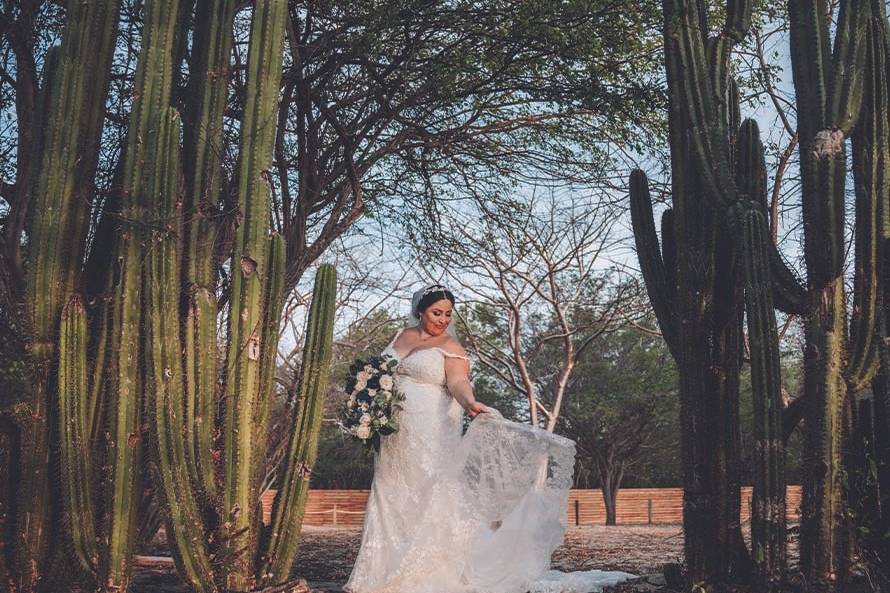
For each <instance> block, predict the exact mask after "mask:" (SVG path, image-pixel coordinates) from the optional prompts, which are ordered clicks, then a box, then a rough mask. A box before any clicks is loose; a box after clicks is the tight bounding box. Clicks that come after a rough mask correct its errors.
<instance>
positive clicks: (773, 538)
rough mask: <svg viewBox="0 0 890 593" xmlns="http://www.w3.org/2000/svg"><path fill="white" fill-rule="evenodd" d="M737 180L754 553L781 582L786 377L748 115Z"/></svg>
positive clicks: (759, 152)
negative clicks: (748, 364) (740, 202)
mask: <svg viewBox="0 0 890 593" xmlns="http://www.w3.org/2000/svg"><path fill="white" fill-rule="evenodd" d="M736 179H737V182H738V186H739V189H740V190H741V192H742V193H741V195H740V200H747V201H748V203H749V204H751V206H750V207H747V208H744V207H743V208H741V209H740V216H741V220H739V221H738V222H739V225H740V232H741V243H742V245H743V249H744V250H745V252H746V256H745V257H744V258H743V266H744V283H745V315H746V318H747V326H748V340H749V344H750V351H751V384H752V389H751V391H752V395H753V400H754V406H753V407H754V430H753V433H754V472H755V475H754V492H753V497H752V502H753V507H754V508H753V511H752V514H751V545H752V548H753V549H752V552H753V553H752V557H753V560H754V566H755V570H756V577H757V581H758V582H759V583H760V584H761V585H763V586H765V587H767V588H769V589H775V588H777V587H780V586H781V584H782V581H783V580H784V577H785V574H784V572H785V551H786V546H785V528H786V518H785V445H784V439H783V438H782V393H781V389H782V377H781V369H780V366H779V341H778V331H777V329H776V315H775V310H774V307H773V300H772V289H771V287H770V275H769V271H770V255H769V246H770V245H771V239H770V237H769V224H768V222H767V219H766V208H765V196H766V164H765V162H764V152H763V144H762V143H761V142H760V132H759V130H758V128H757V124H756V123H755V122H754V121H753V120H746V121H745V122H744V123H743V124H742V127H741V129H740V132H739V135H738V141H737V159H736Z"/></svg>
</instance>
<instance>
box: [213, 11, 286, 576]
mask: <svg viewBox="0 0 890 593" xmlns="http://www.w3.org/2000/svg"><path fill="white" fill-rule="evenodd" d="M286 8H287V2H286V1H284V0H261V1H259V2H257V3H256V5H255V7H254V13H253V21H252V24H251V37H250V48H249V50H248V75H247V95H246V100H245V106H244V119H243V121H242V126H241V146H240V153H239V164H238V171H239V173H238V179H239V186H238V208H239V211H240V214H241V221H240V224H239V226H238V230H237V233H236V238H235V247H234V251H233V254H232V269H233V273H232V299H231V303H230V306H229V322H228V327H229V339H230V344H231V347H230V348H229V351H228V358H227V361H226V390H227V396H228V397H226V407H225V412H224V426H223V442H224V456H225V461H224V467H223V497H224V500H223V509H222V514H223V517H222V520H223V521H224V522H225V524H226V525H227V526H228V534H227V536H226V539H227V545H228V547H229V550H230V551H231V552H232V553H234V552H235V551H238V550H240V551H241V552H239V553H238V557H237V558H236V559H235V565H234V567H233V570H232V571H231V572H230V573H229V579H228V583H227V586H228V587H229V588H231V589H234V590H237V591H243V590H246V589H249V588H250V587H251V586H252V584H253V580H254V571H253V562H254V560H255V554H256V547H257V534H256V532H255V531H254V529H253V527H254V524H255V522H256V521H255V517H256V503H257V500H258V498H259V483H258V481H257V480H256V479H255V471H254V467H253V466H254V464H256V463H261V459H262V456H259V455H257V456H256V457H254V452H255V451H256V450H257V447H256V431H255V426H254V421H255V419H256V417H257V414H260V413H261V412H260V410H261V408H262V407H263V406H264V405H265V402H263V401H262V398H263V396H264V395H265V394H263V393H261V391H260V386H261V379H262V369H261V362H260V359H261V354H260V353H261V352H262V351H263V350H264V349H266V348H269V347H271V346H272V345H274V344H276V343H277V335H276V336H275V339H271V336H268V335H265V334H264V330H265V324H264V320H265V310H266V309H265V307H264V301H265V300H266V296H267V295H266V290H265V279H266V278H267V276H268V273H269V261H268V260H269V257H268V254H269V248H268V242H269V234H268V221H269V209H270V203H269V199H270V198H269V191H270V188H269V185H268V182H267V180H266V179H265V178H264V173H263V172H264V171H265V169H267V168H268V166H269V164H270V163H271V160H272V148H273V145H274V141H275V131H276V130H275V123H276V117H275V116H276V104H277V98H278V88H279V82H280V79H281V66H282V49H283V42H284V21H285V11H286Z"/></svg>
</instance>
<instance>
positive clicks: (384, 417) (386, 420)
mask: <svg viewBox="0 0 890 593" xmlns="http://www.w3.org/2000/svg"><path fill="white" fill-rule="evenodd" d="M387 422H389V418H387V417H386V416H381V417H380V424H386V423H387Z"/></svg>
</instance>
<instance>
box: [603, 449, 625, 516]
mask: <svg viewBox="0 0 890 593" xmlns="http://www.w3.org/2000/svg"><path fill="white" fill-rule="evenodd" d="M596 465H597V469H598V470H599V477H600V487H601V488H602V491H603V503H604V504H605V507H606V525H617V524H618V521H617V519H618V516H617V513H616V508H617V501H618V490H619V489H620V488H621V480H622V479H623V478H624V464H623V463H621V462H620V461H619V462H615V460H614V455H613V453H612V452H611V451H610V452H609V453H608V454H607V455H606V456H598V458H597V463H596Z"/></svg>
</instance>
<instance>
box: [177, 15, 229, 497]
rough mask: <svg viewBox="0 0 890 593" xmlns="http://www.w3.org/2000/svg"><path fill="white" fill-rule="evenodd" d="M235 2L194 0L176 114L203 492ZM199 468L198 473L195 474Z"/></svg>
mask: <svg viewBox="0 0 890 593" xmlns="http://www.w3.org/2000/svg"><path fill="white" fill-rule="evenodd" d="M235 8H236V3H234V2H216V1H213V0H199V2H198V3H197V7H196V14H195V23H196V29H195V35H194V37H195V38H194V45H193V48H192V64H191V66H190V69H191V71H192V72H194V76H193V77H192V78H191V79H190V81H189V82H190V88H189V93H188V96H189V99H190V100H189V103H188V105H187V109H186V111H185V113H184V120H185V121H186V123H187V124H188V125H186V126H185V129H184V133H183V145H184V147H183V148H184V150H183V162H184V164H185V167H184V173H185V178H186V196H185V206H184V208H183V211H184V213H185V214H186V216H188V217H189V218H190V220H191V221H192V222H191V224H189V225H185V228H184V234H185V236H186V237H187V239H186V241H185V247H186V248H185V249H184V250H183V265H184V269H185V278H184V281H183V286H184V288H185V290H187V291H188V293H189V318H188V322H187V324H186V326H185V328H184V332H183V333H184V335H185V341H186V350H185V352H186V357H187V360H186V389H187V390H188V392H189V394H188V397H187V398H186V401H187V409H186V427H185V430H187V431H189V432H190V433H191V436H190V438H189V442H188V444H187V449H188V460H189V465H190V468H191V469H190V471H191V472H192V474H194V477H193V481H194V483H195V484H196V485H197V486H198V488H199V491H200V492H202V493H203V496H204V498H205V499H209V498H213V497H215V496H216V495H217V484H216V476H215V471H214V462H213V458H212V452H213V430H214V421H215V414H216V409H215V401H216V384H217V377H218V370H217V367H218V361H217V358H218V357H217V356H211V355H209V353H215V352H216V351H217V348H218V346H217V341H216V315H217V303H216V294H215V291H214V288H215V285H216V274H217V259H218V257H217V254H216V253H215V245H216V237H217V227H216V225H215V224H214V223H213V222H212V220H213V216H214V214H215V212H214V204H215V202H216V201H217V200H218V196H219V194H220V191H221V188H222V176H223V172H222V153H223V150H222V132H223V111H224V109H225V105H226V94H227V92H228V84H229V76H228V70H229V57H230V54H231V51H232V23H233V21H234V18H235ZM198 474H200V478H198Z"/></svg>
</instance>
